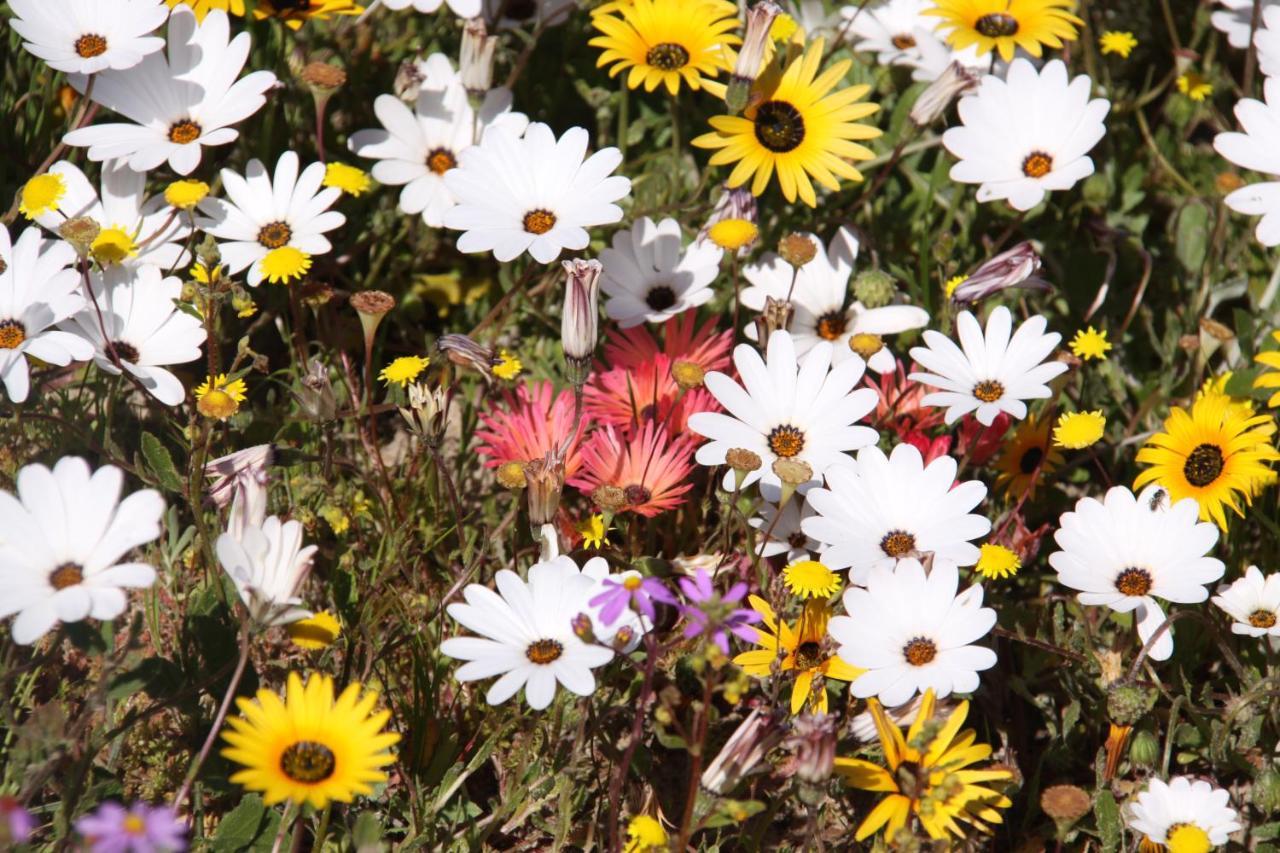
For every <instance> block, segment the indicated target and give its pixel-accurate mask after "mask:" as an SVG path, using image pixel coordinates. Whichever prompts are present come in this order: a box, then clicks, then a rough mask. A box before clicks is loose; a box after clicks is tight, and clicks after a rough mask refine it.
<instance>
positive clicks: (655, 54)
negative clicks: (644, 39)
mask: <svg viewBox="0 0 1280 853" xmlns="http://www.w3.org/2000/svg"><path fill="white" fill-rule="evenodd" d="M644 61H645V62H647V63H648V64H649V65H652V66H653V67H654V68H657V69H658V70H659V71H676V70H678V69H680V68H684V67H685V66H686V65H688V64H689V51H687V50H685V48H684V46H683V45H679V44H676V43H675V42H669V41H668V42H663V43H662V44H655V45H654V46H653V47H651V48H649V52H648V53H646V54H645V55H644Z"/></svg>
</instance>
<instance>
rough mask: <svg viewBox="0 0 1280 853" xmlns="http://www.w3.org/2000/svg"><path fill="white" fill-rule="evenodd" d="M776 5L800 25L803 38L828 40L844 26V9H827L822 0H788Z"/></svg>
mask: <svg viewBox="0 0 1280 853" xmlns="http://www.w3.org/2000/svg"><path fill="white" fill-rule="evenodd" d="M778 5H780V6H782V7H783V11H784V12H786V13H787V14H789V15H791V17H792V18H793V19H794V20H795V22H796V23H797V24H799V25H800V29H801V31H803V32H804V35H805V39H806V40H809V41H812V40H813V39H816V38H824V39H827V41H828V42H829V41H830V40H831V39H833V38H835V37H836V36H837V35H838V34H839V32H840V30H841V28H842V27H843V26H844V21H845V17H844V10H843V9H835V10H832V11H827V6H826V4H825V3H824V2H823V0H790V2H788V3H780V4H778Z"/></svg>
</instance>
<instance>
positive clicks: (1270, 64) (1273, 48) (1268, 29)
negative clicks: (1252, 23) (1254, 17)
mask: <svg viewBox="0 0 1280 853" xmlns="http://www.w3.org/2000/svg"><path fill="white" fill-rule="evenodd" d="M1250 11H1252V9H1250ZM1253 46H1254V47H1255V48H1256V49H1257V53H1258V70H1259V71H1261V72H1262V73H1263V74H1265V75H1266V76H1267V77H1275V76H1277V75H1280V6H1265V7H1263V9H1262V19H1261V21H1259V24H1258V31H1257V32H1255V33H1254V34H1253Z"/></svg>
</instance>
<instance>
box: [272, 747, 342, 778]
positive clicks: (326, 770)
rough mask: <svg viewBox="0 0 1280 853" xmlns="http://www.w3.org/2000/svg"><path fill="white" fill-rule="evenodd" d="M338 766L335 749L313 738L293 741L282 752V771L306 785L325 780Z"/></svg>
mask: <svg viewBox="0 0 1280 853" xmlns="http://www.w3.org/2000/svg"><path fill="white" fill-rule="evenodd" d="M337 766H338V760H337V758H336V757H335V756H334V754H333V750H331V749H329V747H327V746H325V745H324V744H322V743H317V742H315V741H313V740H300V741H297V742H296V743H292V744H290V745H289V746H288V747H286V748H285V751H284V752H282V753H281V754H280V772H282V773H284V775H286V776H288V777H289V778H290V779H292V780H293V781H295V782H301V783H303V784H304V785H315V784H316V783H318V782H323V781H324V780H325V779H328V778H329V777H330V776H332V775H333V771H334V770H335V769H336V768H337Z"/></svg>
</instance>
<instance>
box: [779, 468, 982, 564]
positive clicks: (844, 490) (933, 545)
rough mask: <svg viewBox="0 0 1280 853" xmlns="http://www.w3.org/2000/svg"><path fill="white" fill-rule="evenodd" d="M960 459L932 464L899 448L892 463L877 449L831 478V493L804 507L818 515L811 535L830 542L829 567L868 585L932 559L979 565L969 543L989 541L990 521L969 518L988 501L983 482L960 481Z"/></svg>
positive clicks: (811, 496)
mask: <svg viewBox="0 0 1280 853" xmlns="http://www.w3.org/2000/svg"><path fill="white" fill-rule="evenodd" d="M956 469H957V465H956V460H955V459H953V458H951V457H950V456H945V455H944V456H939V457H938V458H937V459H934V460H933V461H932V462H930V463H929V464H928V465H925V464H924V457H922V456H921V455H920V451H919V450H917V449H916V448H915V447H914V446H912V445H910V444H899V445H898V446H897V447H895V448H893V453H892V454H891V455H890V456H887V457H886V456H885V455H884V452H883V451H881V450H880V448H878V447H865V448H863V449H862V450H859V451H858V461H857V464H856V465H837V466H835V467H834V468H831V469H829V470H828V471H827V485H826V488H817V489H810V490H809V492H808V494H806V495H805V500H806V501H808V503H809V504H810V505H812V506H813V508H814V510H815V512H816V515H815V516H814V517H813V518H809V519H806V520H805V521H804V523H803V525H802V527H803V529H804V532H805V533H807V534H809V535H810V536H812V537H813V538H814V539H816V540H818V541H819V542H821V543H823V545H824V546H825V547H824V548H823V550H822V562H824V563H826V564H827V565H828V566H830V567H831V568H833V569H845V568H847V569H848V570H849V582H850V583H855V584H862V583H865V582H866V580H867V576H868V575H869V574H870V573H871V571H872V570H874V569H877V568H883V569H892V568H893V566H894V565H895V564H896V563H897V562H898V561H899V560H902V559H907V558H915V557H918V555H920V554H924V553H932V554H934V555H935V556H936V557H939V558H941V559H943V560H947V561H948V562H952V563H955V564H956V565H958V566H972V565H973V564H974V563H976V562H978V553H979V552H978V547H977V546H976V545H974V544H973V543H972V542H971V541H970V540H972V539H977V538H979V537H981V536H985V535H986V534H987V533H988V532H990V530H991V522H990V521H988V520H987V519H986V518H984V517H982V516H981V515H977V514H975V513H972V512H970V510H972V509H973V508H974V507H976V506H977V505H978V504H980V503H982V499H983V498H985V497H986V496H987V487H986V486H985V485H984V484H983V483H982V482H981V481H979V480H967V481H965V482H963V483H960V484H959V485H956V486H954V488H953V485H952V484H954V483H955V482H956Z"/></svg>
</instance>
